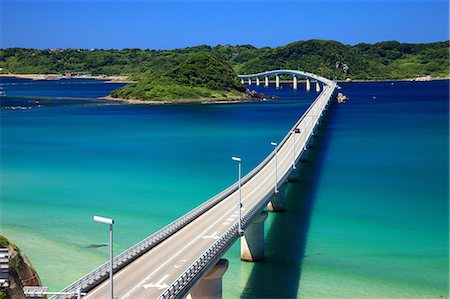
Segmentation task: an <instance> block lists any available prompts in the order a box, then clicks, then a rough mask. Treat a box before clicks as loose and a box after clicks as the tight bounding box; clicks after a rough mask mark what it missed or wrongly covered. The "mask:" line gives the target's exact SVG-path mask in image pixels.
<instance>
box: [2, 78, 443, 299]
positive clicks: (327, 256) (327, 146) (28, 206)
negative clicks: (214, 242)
mask: <svg viewBox="0 0 450 299" xmlns="http://www.w3.org/2000/svg"><path fill="white" fill-rule="evenodd" d="M21 80H23V79H21ZM19 81H20V80H19ZM24 81H25V83H27V82H26V80H24ZM24 81H20V82H24ZM20 82H15V83H17V84H19V85H20ZM2 83H3V81H2ZM13 83H14V82H13ZM69 83H70V80H69ZM46 84H50V85H51V82H50V81H49V82H47V83H46ZM55 84H56V83H55ZM77 84H78V83H77ZM36 85H37V86H35V87H36V88H35V89H36V90H37V91H33V88H31V89H29V90H28V89H27V90H26V92H21V91H20V88H23V89H25V87H23V86H22V87H20V86H19V87H17V86H18V85H4V86H3V88H4V90H6V96H7V97H8V96H11V98H7V97H6V98H5V97H3V98H1V103H2V105H1V106H2V110H1V206H0V207H1V223H0V233H2V234H5V235H6V236H7V237H9V238H10V239H11V240H12V241H13V242H15V243H17V244H18V245H19V246H20V247H21V248H23V250H24V252H25V253H26V254H27V256H29V258H30V259H31V261H32V262H33V264H34V265H35V266H36V268H37V270H38V272H39V273H40V275H41V278H42V279H43V282H44V284H45V285H47V286H49V287H50V289H52V290H57V289H60V288H62V287H64V286H66V285H67V284H69V283H70V282H72V281H74V280H75V279H77V278H79V277H80V276H81V275H83V274H85V273H87V272H89V271H90V270H92V269H93V268H95V267H96V266H97V265H99V264H101V263H103V262H104V261H106V260H107V258H108V247H107V246H103V245H106V244H108V234H107V230H106V229H105V227H103V226H101V225H99V224H96V223H94V222H93V221H92V216H93V215H102V216H108V217H113V218H114V219H115V220H116V225H115V227H114V229H115V231H114V234H115V252H116V253H118V252H120V251H122V250H124V249H126V248H128V247H129V246H131V245H132V244H134V243H135V242H137V241H139V240H141V239H142V238H144V237H146V236H148V235H149V234H151V233H152V232H154V231H156V230H158V229H159V228H161V227H162V226H164V225H166V224H168V223H169V222H171V221H173V220H174V219H175V218H177V217H178V216H180V215H182V214H183V213H185V212H187V211H189V210H190V209H191V208H193V207H195V206H196V205H198V204H200V203H201V202H203V201H205V200H207V199H208V198H209V197H211V196H213V195H215V194H216V193H218V192H220V191H221V190H222V189H224V188H226V187H227V186H228V185H230V184H232V183H233V182H234V181H235V180H236V169H235V167H236V165H235V164H233V163H232V161H231V156H232V155H239V156H241V157H242V159H243V161H244V164H243V165H244V169H243V170H244V172H248V171H250V170H251V169H252V168H253V167H254V166H256V165H257V164H258V163H259V162H260V161H261V160H262V159H264V157H265V156H266V155H267V154H268V153H269V152H270V151H271V146H270V141H279V140H281V139H282V138H283V136H284V134H285V133H286V131H287V130H289V128H290V127H291V126H292V125H293V123H294V122H295V121H296V119H297V118H298V117H299V116H300V115H301V114H302V113H303V112H304V111H305V110H306V109H307V107H308V105H309V104H310V103H311V101H312V100H313V99H314V97H315V96H316V95H317V94H316V93H315V92H305V91H303V90H298V91H293V90H292V89H291V88H290V87H289V86H287V85H284V86H283V89H282V90H276V89H275V88H269V89H265V88H263V87H258V90H259V91H262V92H265V93H266V94H276V95H278V96H279V98H277V99H275V100H270V101H267V102H258V103H243V104H225V105H214V104H212V105H173V106H146V105H118V104H109V103H108V104H103V102H99V101H96V100H93V101H86V100H84V101H76V102H70V103H67V102H64V101H60V102H58V101H52V105H45V103H44V104H42V105H41V106H40V107H37V106H35V105H34V104H35V103H34V102H33V101H32V100H31V102H30V98H29V97H32V96H33V95H34V96H39V97H46V94H47V93H48V94H47V95H48V98H49V99H51V98H52V97H55V96H57V97H85V98H95V97H99V96H104V95H106V94H107V93H108V92H109V90H111V89H112V88H114V87H118V86H121V85H118V86H114V85H111V84H103V83H101V82H91V81H88V83H83V84H81V83H80V84H78V85H77V87H75V85H70V86H72V87H75V88H73V89H71V91H70V92H66V91H65V89H64V88H61V89H59V87H60V86H58V87H56V89H58V92H55V91H54V90H53V91H48V92H45V91H43V90H44V89H45V88H44V87H39V86H38V85H39V84H36ZM67 85H69V84H67ZM83 85H85V86H83ZM94 85H98V86H95V87H94ZM341 85H342V87H343V92H344V93H345V94H346V95H347V96H349V97H350V101H349V102H347V103H346V104H344V105H336V106H335V107H334V108H333V109H332V110H331V111H330V114H329V116H328V117H327V119H326V121H325V122H324V125H323V129H322V130H320V131H319V137H318V138H317V140H316V141H317V142H316V144H315V146H314V148H313V149H312V150H311V154H310V155H309V156H308V159H307V162H306V163H302V164H301V165H300V166H299V167H300V169H301V180H300V182H299V183H297V184H291V185H289V187H288V190H287V192H288V211H287V212H286V213H280V214H271V215H270V216H269V219H268V221H267V222H266V236H267V242H266V261H265V262H264V263H257V264H250V263H242V262H240V260H239V247H238V244H235V246H233V248H232V249H230V250H229V251H228V252H227V254H226V255H225V258H227V259H228V260H229V261H230V267H229V270H228V271H227V273H226V274H225V276H224V286H225V287H224V297H225V298H236V297H239V296H240V297H242V298H261V297H266V298H267V297H269V298H280V297H285V298H295V297H301V298H318V297H319V298H330V297H333V298H334V297H341V298H355V297H365V298H380V297H384V298H392V297H411V298H429V297H436V298H439V297H440V296H443V297H447V298H448V81H435V82H396V83H395V84H394V85H391V84H390V83H389V82H383V83H351V84H344V83H342V84H341ZM8 86H10V87H8ZM12 86H16V87H15V88H12ZM87 86H89V87H87ZM85 87H86V88H87V89H89V90H90V91H86V89H85ZM102 87H103V88H104V89H102ZM252 87H254V86H252ZM46 88H48V89H47V90H52V88H51V86H46ZM77 89H79V94H78V95H77ZM93 90H94V91H93ZM36 92H37V93H38V94H33V93H36ZM21 96H27V97H23V98H21ZM374 97H375V98H374ZM11 101H16V103H15V104H14V105H16V106H17V105H22V106H23V107H31V108H30V109H20V110H11V109H8V107H12V106H13V104H11ZM17 101H18V102H19V104H18V103H17ZM27 103H28V104H27Z"/></svg>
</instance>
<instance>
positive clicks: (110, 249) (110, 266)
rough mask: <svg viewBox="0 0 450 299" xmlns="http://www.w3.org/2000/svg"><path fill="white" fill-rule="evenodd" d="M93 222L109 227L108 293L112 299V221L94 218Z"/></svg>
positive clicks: (98, 217)
mask: <svg viewBox="0 0 450 299" xmlns="http://www.w3.org/2000/svg"><path fill="white" fill-rule="evenodd" d="M94 221H95V222H98V223H103V224H108V225H109V280H110V285H109V292H110V296H111V299H114V291H113V224H114V220H113V219H110V218H105V217H100V216H94Z"/></svg>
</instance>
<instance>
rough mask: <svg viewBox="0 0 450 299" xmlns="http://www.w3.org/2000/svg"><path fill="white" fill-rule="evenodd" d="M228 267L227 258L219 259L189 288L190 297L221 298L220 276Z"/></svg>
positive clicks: (192, 298)
mask: <svg viewBox="0 0 450 299" xmlns="http://www.w3.org/2000/svg"><path fill="white" fill-rule="evenodd" d="M227 269H228V260H225V259H221V260H219V262H218V263H217V264H216V265H215V266H214V267H213V268H212V269H211V270H209V272H208V274H206V276H205V277H203V278H202V280H200V281H199V282H198V283H197V284H196V285H195V286H194V287H193V288H192V290H191V293H190V294H189V296H188V298H191V299H222V276H223V275H224V274H225V271H227Z"/></svg>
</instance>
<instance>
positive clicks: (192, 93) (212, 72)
mask: <svg viewBox="0 0 450 299" xmlns="http://www.w3.org/2000/svg"><path fill="white" fill-rule="evenodd" d="M180 56H181V55H180ZM182 56H184V57H183V59H180V61H179V62H178V65H172V66H166V67H165V68H163V69H162V70H160V71H159V72H158V71H153V72H150V73H147V74H146V75H144V76H142V79H140V80H139V81H138V82H137V83H132V84H129V85H127V86H124V87H123V88H120V89H117V90H114V91H113V92H112V93H111V95H112V96H113V97H116V98H126V99H142V100H173V99H201V98H211V99H228V98H235V99H236V98H239V97H241V96H242V93H243V92H245V87H243V86H242V85H241V84H240V82H239V80H238V78H237V76H236V73H235V72H234V71H233V69H232V67H231V66H230V64H229V63H227V62H226V61H225V60H224V59H223V58H222V57H221V56H218V55H216V54H215V53H212V52H203V51H201V52H194V53H190V54H187V55H182Z"/></svg>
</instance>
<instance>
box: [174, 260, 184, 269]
mask: <svg viewBox="0 0 450 299" xmlns="http://www.w3.org/2000/svg"><path fill="white" fill-rule="evenodd" d="M185 263H186V259H182V260H181V261H180V262H179V263H178V264H176V265H175V266H174V267H175V268H181V267H182V266H183V265H184V264H185Z"/></svg>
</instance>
